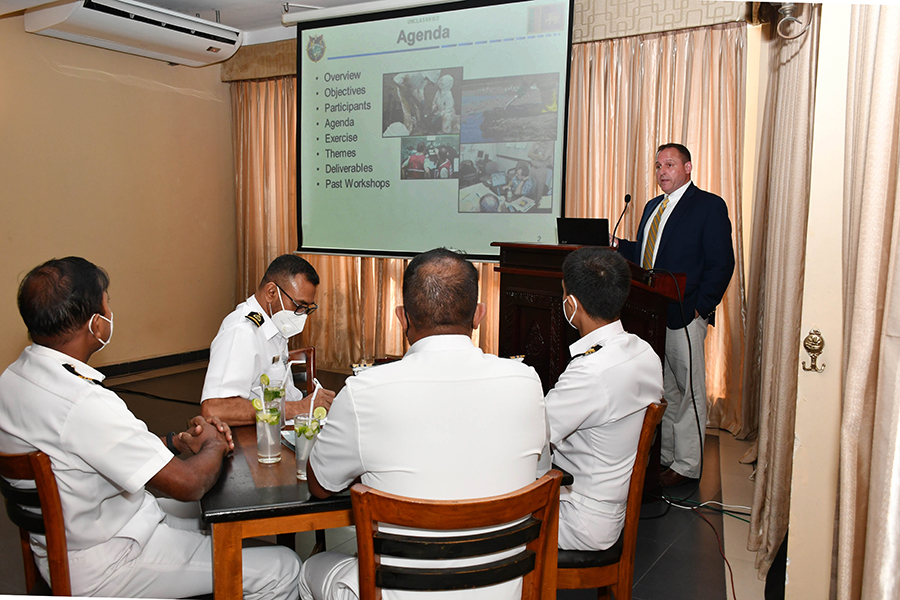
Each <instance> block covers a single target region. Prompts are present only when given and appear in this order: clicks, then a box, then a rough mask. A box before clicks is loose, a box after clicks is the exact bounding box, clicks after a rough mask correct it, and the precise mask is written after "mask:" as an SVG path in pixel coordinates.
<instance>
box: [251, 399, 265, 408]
mask: <svg viewBox="0 0 900 600" xmlns="http://www.w3.org/2000/svg"><path fill="white" fill-rule="evenodd" d="M253 408H254V409H255V410H262V409H263V402H262V400H261V399H260V398H254V399H253Z"/></svg>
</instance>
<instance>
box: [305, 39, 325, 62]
mask: <svg viewBox="0 0 900 600" xmlns="http://www.w3.org/2000/svg"><path fill="white" fill-rule="evenodd" d="M306 55H307V56H308V57H309V60H311V61H313V62H319V61H320V60H322V57H323V56H325V36H324V35H311V36H309V43H308V44H306Z"/></svg>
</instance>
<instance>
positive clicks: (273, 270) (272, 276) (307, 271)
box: [259, 254, 319, 287]
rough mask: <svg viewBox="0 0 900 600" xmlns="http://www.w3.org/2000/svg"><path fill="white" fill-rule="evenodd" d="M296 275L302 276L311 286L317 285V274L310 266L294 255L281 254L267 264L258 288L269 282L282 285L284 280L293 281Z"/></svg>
mask: <svg viewBox="0 0 900 600" xmlns="http://www.w3.org/2000/svg"><path fill="white" fill-rule="evenodd" d="M297 275H303V276H304V277H306V280H307V281H308V282H310V283H311V284H313V285H319V274H318V273H316V270H315V269H314V268H313V266H312V265H311V264H309V263H308V262H307V261H306V260H305V259H303V258H300V257H299V256H297V255H296V254H282V255H281V256H279V257H278V258H276V259H275V260H273V261H272V262H271V263H270V264H269V268H268V269H266V274H265V275H263V278H262V280H261V281H260V282H259V287H262V286H264V285H266V284H267V283H269V282H270V281H274V282H275V283H279V282H281V283H282V284H283V283H284V282H285V280H287V279H293V278H294V277H296V276H297Z"/></svg>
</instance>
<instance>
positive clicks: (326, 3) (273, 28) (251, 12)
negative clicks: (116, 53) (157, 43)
mask: <svg viewBox="0 0 900 600" xmlns="http://www.w3.org/2000/svg"><path fill="white" fill-rule="evenodd" d="M137 1H140V2H143V3H144V4H152V5H154V6H158V7H160V8H166V9H169V10H173V11H176V12H181V13H187V14H189V15H194V16H197V15H199V16H200V18H201V19H206V20H207V21H216V10H218V11H219V22H220V23H222V24H223V25H229V26H231V27H236V28H237V29H240V30H241V31H243V32H244V43H245V44H259V43H263V42H270V41H275V40H282V39H289V38H292V37H294V36H295V35H296V29H295V28H294V27H284V26H283V25H282V24H281V15H282V13H283V6H284V1H283V0H137ZM370 1H372V0H292V2H291V3H292V4H302V5H304V6H315V7H318V8H332V7H337V6H349V5H352V4H363V3H366V2H370ZM47 3H48V2H47V0H0V16H3V15H6V14H10V13H14V12H18V11H20V10H24V9H26V8H32V7H34V6H40V5H42V4H47ZM308 10H315V9H304V8H291V12H292V13H293V12H303V11H308Z"/></svg>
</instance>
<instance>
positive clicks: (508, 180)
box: [297, 0, 572, 258]
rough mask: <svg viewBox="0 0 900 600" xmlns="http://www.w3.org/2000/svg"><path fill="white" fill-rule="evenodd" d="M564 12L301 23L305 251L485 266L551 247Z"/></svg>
mask: <svg viewBox="0 0 900 600" xmlns="http://www.w3.org/2000/svg"><path fill="white" fill-rule="evenodd" d="M571 9H572V6H571V3H570V2H569V1H568V0H567V1H563V2H560V1H556V0H529V1H513V2H503V3H480V2H462V3H458V2H455V3H446V4H438V5H432V6H427V7H418V8H412V9H410V8H406V9H401V10H396V11H388V12H382V13H375V14H368V15H351V16H343V17H338V18H332V19H325V20H317V21H310V22H305V23H299V24H298V38H297V42H298V44H297V46H298V47H297V54H298V61H297V63H298V64H297V79H298V92H297V157H298V160H297V163H298V173H297V203H298V210H297V215H298V218H297V220H298V237H299V239H300V248H299V250H300V251H310V252H317V251H318V252H336V253H349V254H361V255H367V254H370V255H396V256H409V255H412V254H415V253H418V252H422V251H424V250H428V249H430V248H434V247H437V246H445V247H449V248H454V249H459V250H462V251H465V252H466V253H467V254H469V255H471V256H473V257H484V258H491V257H493V258H496V256H497V254H498V249H497V248H492V247H491V246H490V244H491V242H492V241H506V242H545V243H555V242H556V217H558V216H561V215H562V211H563V181H564V179H563V177H564V170H565V161H564V157H565V132H566V107H567V97H566V90H567V85H568V65H569V54H570V47H571V39H570V38H571V33H570V32H571V22H570V21H571Z"/></svg>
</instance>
